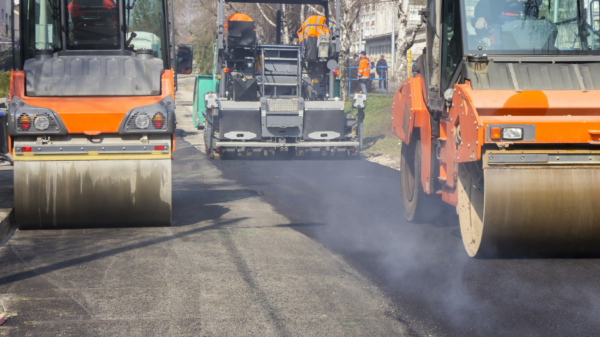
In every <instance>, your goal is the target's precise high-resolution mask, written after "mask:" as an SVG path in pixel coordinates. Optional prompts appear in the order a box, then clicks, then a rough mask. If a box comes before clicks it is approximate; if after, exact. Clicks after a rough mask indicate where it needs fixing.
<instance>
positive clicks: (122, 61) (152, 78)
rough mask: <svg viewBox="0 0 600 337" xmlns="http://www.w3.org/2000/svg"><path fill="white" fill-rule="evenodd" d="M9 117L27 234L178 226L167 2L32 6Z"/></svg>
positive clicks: (25, 11)
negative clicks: (48, 230) (62, 229)
mask: <svg viewBox="0 0 600 337" xmlns="http://www.w3.org/2000/svg"><path fill="white" fill-rule="evenodd" d="M20 17H21V19H20V20H21V22H20V29H19V33H20V36H19V37H18V41H19V43H17V44H15V45H17V46H19V47H20V48H18V50H17V52H16V53H15V57H14V62H13V68H14V69H13V72H12V75H11V88H10V94H9V103H8V107H9V117H8V120H7V128H8V133H9V135H10V142H11V144H10V145H11V146H10V147H11V151H12V155H13V159H14V194H15V216H16V222H17V224H18V225H19V228H21V229H30V228H55V227H86V226H90V225H91V226H95V225H99V226H103V225H170V223H171V153H172V151H173V150H174V147H175V140H174V131H175V113H174V109H175V101H174V98H175V97H174V87H173V86H174V77H173V75H174V74H173V71H172V70H171V69H170V68H171V64H170V57H169V55H170V52H169V36H168V28H167V27H169V22H168V15H167V2H166V1H163V0H149V1H144V3H143V6H142V3H141V2H139V1H137V3H136V1H135V0H114V1H113V0H98V1H96V0H94V1H85V2H84V1H83V0H47V1H34V0H23V1H21V3H20Z"/></svg>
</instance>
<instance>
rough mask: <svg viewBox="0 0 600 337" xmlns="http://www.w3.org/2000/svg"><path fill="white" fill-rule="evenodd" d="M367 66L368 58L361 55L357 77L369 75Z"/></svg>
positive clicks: (367, 76)
mask: <svg viewBox="0 0 600 337" xmlns="http://www.w3.org/2000/svg"><path fill="white" fill-rule="evenodd" d="M369 68H370V65H369V58H367V57H366V56H365V55H363V56H361V57H360V62H359V63H358V77H361V78H369V76H370V75H371V71H370V70H369Z"/></svg>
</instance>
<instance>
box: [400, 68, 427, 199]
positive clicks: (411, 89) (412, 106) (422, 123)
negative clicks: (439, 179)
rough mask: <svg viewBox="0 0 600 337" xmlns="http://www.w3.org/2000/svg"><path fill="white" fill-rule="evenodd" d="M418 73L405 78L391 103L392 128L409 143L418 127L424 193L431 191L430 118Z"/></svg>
mask: <svg viewBox="0 0 600 337" xmlns="http://www.w3.org/2000/svg"><path fill="white" fill-rule="evenodd" d="M423 83H424V81H423V80H422V79H421V77H420V75H417V77H413V78H408V79H406V80H405V81H404V82H403V83H402V85H401V86H400V88H399V89H398V92H396V95H395V96H394V101H393V105H392V129H393V132H394V134H395V135H396V136H398V138H400V139H401V140H402V141H403V142H404V143H405V144H409V143H410V140H411V137H412V132H413V128H415V127H416V128H419V135H420V139H421V183H422V184H423V190H424V191H425V192H426V193H431V192H432V191H431V186H433V183H432V181H431V173H430V172H431V151H432V150H433V149H432V148H431V120H430V116H429V111H428V110H427V106H426V104H425V99H424V97H423V91H422V90H423Z"/></svg>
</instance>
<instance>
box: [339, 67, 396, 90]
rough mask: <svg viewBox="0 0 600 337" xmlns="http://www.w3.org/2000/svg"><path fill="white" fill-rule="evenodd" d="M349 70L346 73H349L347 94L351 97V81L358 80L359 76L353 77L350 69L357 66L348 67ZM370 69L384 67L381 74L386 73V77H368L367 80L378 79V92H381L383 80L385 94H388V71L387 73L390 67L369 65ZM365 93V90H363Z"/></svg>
mask: <svg viewBox="0 0 600 337" xmlns="http://www.w3.org/2000/svg"><path fill="white" fill-rule="evenodd" d="M348 69H349V71H348V73H349V74H350V76H349V77H350V78H349V79H348V96H349V97H352V81H359V80H360V79H359V78H353V76H352V69H358V67H348ZM370 69H385V70H384V71H382V72H381V73H382V74H386V75H387V76H386V77H373V78H371V77H369V78H368V79H367V81H379V94H383V83H384V81H385V94H386V95H389V88H390V76H389V75H390V73H389V69H390V67H371V68H369V70H370ZM375 73H377V71H375ZM365 94H366V92H365Z"/></svg>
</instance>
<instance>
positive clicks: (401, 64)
mask: <svg viewBox="0 0 600 337" xmlns="http://www.w3.org/2000/svg"><path fill="white" fill-rule="evenodd" d="M408 5H409V0H399V1H398V5H397V6H398V21H399V23H398V38H397V39H396V45H397V46H398V50H397V52H396V64H395V67H396V69H394V70H393V75H394V76H393V77H394V78H395V79H396V80H397V81H398V82H402V81H404V79H405V78H406V77H407V70H408V60H407V54H406V52H407V51H408V49H410V47H411V46H410V43H409V37H408V36H406V33H407V30H408V11H409V9H408Z"/></svg>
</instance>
